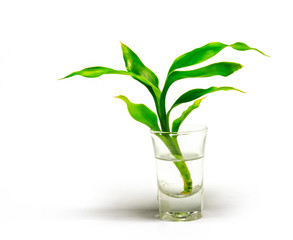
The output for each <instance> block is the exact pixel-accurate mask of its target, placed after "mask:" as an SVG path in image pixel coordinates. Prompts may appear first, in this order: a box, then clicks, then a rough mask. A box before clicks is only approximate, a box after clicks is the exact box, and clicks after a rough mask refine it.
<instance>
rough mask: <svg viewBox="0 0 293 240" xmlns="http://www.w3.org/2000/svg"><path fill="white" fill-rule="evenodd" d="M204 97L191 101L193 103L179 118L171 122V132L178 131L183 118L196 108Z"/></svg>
mask: <svg viewBox="0 0 293 240" xmlns="http://www.w3.org/2000/svg"><path fill="white" fill-rule="evenodd" d="M203 99H204V98H201V99H197V100H195V101H194V102H193V104H192V105H191V106H189V107H188V108H187V109H186V110H185V111H184V112H183V113H182V114H181V116H180V117H179V118H177V119H175V120H174V121H173V123H172V132H178V130H179V127H180V125H181V124H182V122H183V121H184V120H185V118H186V117H187V116H188V115H189V114H190V113H191V112H192V111H193V110H194V109H196V108H198V107H199V105H200V103H201V101H202V100H203Z"/></svg>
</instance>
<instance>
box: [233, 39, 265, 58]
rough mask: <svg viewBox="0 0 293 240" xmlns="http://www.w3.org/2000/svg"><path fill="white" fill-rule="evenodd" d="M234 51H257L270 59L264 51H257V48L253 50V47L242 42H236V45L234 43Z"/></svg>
mask: <svg viewBox="0 0 293 240" xmlns="http://www.w3.org/2000/svg"><path fill="white" fill-rule="evenodd" d="M230 46H231V47H232V48H233V49H235V50H238V51H247V50H255V51H257V52H259V53H261V54H263V55H265V56H267V57H269V56H268V55H266V54H264V53H263V52H262V51H260V50H258V49H256V48H252V47H249V46H248V45H247V44H245V43H242V42H236V43H233V44H231V45H230Z"/></svg>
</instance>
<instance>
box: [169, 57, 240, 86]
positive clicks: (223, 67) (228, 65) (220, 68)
mask: <svg viewBox="0 0 293 240" xmlns="http://www.w3.org/2000/svg"><path fill="white" fill-rule="evenodd" d="M241 68H242V65H241V64H239V63H233V62H219V63H214V64H211V65H208V66H205V67H202V68H198V69H195V70H190V71H175V72H172V73H171V74H170V75H169V77H168V78H167V81H166V84H165V86H164V88H166V89H168V88H169V87H170V86H171V84H173V83H174V82H175V81H177V80H180V79H183V78H194V77H212V76H216V75H220V76H224V77H227V76H229V75H231V74H232V73H234V72H235V71H237V70H239V69H241ZM165 91H166V90H165Z"/></svg>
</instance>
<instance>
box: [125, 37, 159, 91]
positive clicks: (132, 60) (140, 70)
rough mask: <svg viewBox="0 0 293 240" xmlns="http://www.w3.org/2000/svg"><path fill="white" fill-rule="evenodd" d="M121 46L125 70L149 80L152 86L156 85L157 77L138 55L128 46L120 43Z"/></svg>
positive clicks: (157, 82)
mask: <svg viewBox="0 0 293 240" xmlns="http://www.w3.org/2000/svg"><path fill="white" fill-rule="evenodd" d="M121 48H122V52H123V59H124V62H125V66H126V69H127V71H130V72H133V73H135V74H136V75H139V76H142V77H143V78H144V79H146V80H148V81H149V82H151V83H152V84H153V85H154V86H156V87H158V84H159V80H158V77H157V76H156V75H155V74H154V73H153V72H152V71H151V70H150V69H149V68H147V67H146V66H145V65H144V64H143V63H142V62H141V60H140V59H139V57H138V56H137V55H136V54H135V53H134V52H133V51H132V50H131V49H130V48H129V47H127V46H126V45H125V44H123V43H121ZM134 78H135V77H134Z"/></svg>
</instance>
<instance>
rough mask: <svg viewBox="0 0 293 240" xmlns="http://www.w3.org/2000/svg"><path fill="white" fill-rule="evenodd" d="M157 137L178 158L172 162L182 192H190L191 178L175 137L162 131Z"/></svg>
mask: <svg viewBox="0 0 293 240" xmlns="http://www.w3.org/2000/svg"><path fill="white" fill-rule="evenodd" d="M158 137H159V138H160V139H161V140H162V141H163V142H164V143H165V145H166V147H167V148H168V149H169V150H170V153H171V154H172V155H173V156H174V157H175V158H176V159H178V160H180V161H178V162H174V164H175V166H176V167H177V169H178V170H179V172H180V174H181V177H182V180H183V186H184V190H183V192H182V194H190V193H191V192H192V179H191V175H190V172H189V169H188V167H187V165H186V163H185V161H184V157H183V155H182V153H181V151H180V148H179V145H178V142H177V139H176V137H173V138H171V137H170V136H169V134H168V133H163V134H162V135H158Z"/></svg>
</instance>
